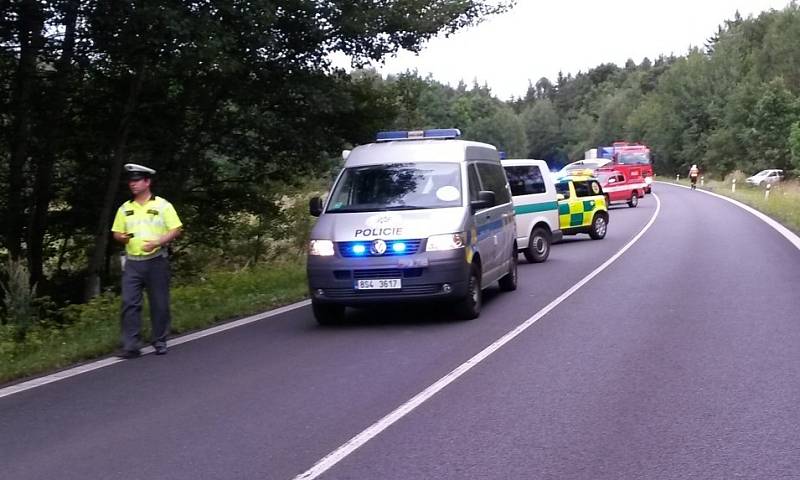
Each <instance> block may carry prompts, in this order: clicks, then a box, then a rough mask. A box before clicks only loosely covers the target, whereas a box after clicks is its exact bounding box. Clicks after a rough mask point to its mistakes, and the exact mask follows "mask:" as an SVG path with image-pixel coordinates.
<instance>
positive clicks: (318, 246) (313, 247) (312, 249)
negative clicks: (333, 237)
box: [308, 240, 333, 257]
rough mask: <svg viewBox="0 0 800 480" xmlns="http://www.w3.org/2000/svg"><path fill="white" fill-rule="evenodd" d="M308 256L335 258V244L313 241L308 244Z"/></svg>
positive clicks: (327, 241)
mask: <svg viewBox="0 0 800 480" xmlns="http://www.w3.org/2000/svg"><path fill="white" fill-rule="evenodd" d="M308 254H309V255H314V256H318V257H330V256H333V242H332V241H330V240H311V241H310V242H308Z"/></svg>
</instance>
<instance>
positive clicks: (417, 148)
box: [345, 139, 500, 167]
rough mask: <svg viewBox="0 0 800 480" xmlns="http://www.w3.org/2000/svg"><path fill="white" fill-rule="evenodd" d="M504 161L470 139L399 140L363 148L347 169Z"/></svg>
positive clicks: (352, 155) (488, 147) (494, 151)
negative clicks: (383, 165) (395, 164)
mask: <svg viewBox="0 0 800 480" xmlns="http://www.w3.org/2000/svg"><path fill="white" fill-rule="evenodd" d="M468 160H488V161H495V162H498V163H499V161H500V159H499V156H498V153H497V149H496V148H495V147H494V146H492V145H489V144H488V143H481V142H471V141H468V140H453V139H447V140H398V141H388V142H387V141H383V142H379V143H369V144H366V145H360V146H358V147H356V148H354V149H353V151H351V152H350V154H349V155H348V156H347V160H346V161H345V167H357V166H362V165H382V164H387V163H417V162H446V163H460V162H465V161H468Z"/></svg>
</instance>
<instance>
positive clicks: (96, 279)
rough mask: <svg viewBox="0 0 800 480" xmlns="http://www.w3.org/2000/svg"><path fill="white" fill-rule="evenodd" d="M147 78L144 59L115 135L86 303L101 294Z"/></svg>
mask: <svg viewBox="0 0 800 480" xmlns="http://www.w3.org/2000/svg"><path fill="white" fill-rule="evenodd" d="M144 77H145V59H144V58H142V59H141V60H140V61H139V64H138V65H137V67H136V73H135V75H134V77H133V78H132V79H131V85H130V90H129V91H128V98H127V100H126V102H125V108H124V109H123V111H122V117H121V119H120V124H119V128H118V129H117V134H116V135H115V139H114V143H113V148H112V154H111V157H110V162H109V163H110V166H111V168H110V170H109V177H108V184H107V187H106V194H105V197H104V198H103V207H102V209H101V211H100V217H99V218H98V221H97V230H96V231H95V244H94V250H93V252H92V257H91V259H90V260H89V267H88V275H87V278H86V285H85V289H84V297H85V299H86V300H89V299H91V298H94V297H96V296H97V295H99V294H100V272H101V271H102V270H103V265H104V264H105V257H106V255H107V251H108V239H109V236H110V235H109V232H110V230H109V228H110V226H111V213H112V212H113V211H114V205H113V202H114V198H115V197H116V196H117V195H116V194H117V189H118V188H119V181H120V178H121V176H122V166H123V165H124V164H125V158H126V155H127V152H126V149H127V146H128V136H129V135H130V129H131V122H132V121H133V113H134V110H135V109H136V107H137V105H138V103H139V94H140V93H141V91H142V83H143V82H144Z"/></svg>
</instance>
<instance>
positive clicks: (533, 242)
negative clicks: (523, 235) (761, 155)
mask: <svg viewBox="0 0 800 480" xmlns="http://www.w3.org/2000/svg"><path fill="white" fill-rule="evenodd" d="M551 242H552V235H550V232H548V231H547V229H546V228H544V227H533V230H532V231H531V237H530V239H529V240H528V248H526V249H525V250H523V251H522V254H523V255H525V260H527V261H528V263H542V262H544V261H545V260H547V257H549V256H550V244H551ZM537 245H538V246H537Z"/></svg>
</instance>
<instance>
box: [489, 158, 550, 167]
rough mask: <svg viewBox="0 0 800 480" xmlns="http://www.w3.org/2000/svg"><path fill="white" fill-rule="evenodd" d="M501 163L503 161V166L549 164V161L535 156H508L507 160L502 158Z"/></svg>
mask: <svg viewBox="0 0 800 480" xmlns="http://www.w3.org/2000/svg"><path fill="white" fill-rule="evenodd" d="M500 163H502V164H503V166H515V165H541V164H542V163H544V164H545V165H547V162H545V161H544V160H537V159H535V158H507V159H505V160H500Z"/></svg>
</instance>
